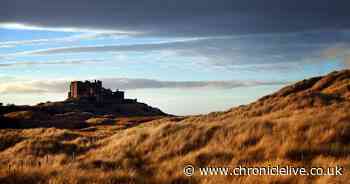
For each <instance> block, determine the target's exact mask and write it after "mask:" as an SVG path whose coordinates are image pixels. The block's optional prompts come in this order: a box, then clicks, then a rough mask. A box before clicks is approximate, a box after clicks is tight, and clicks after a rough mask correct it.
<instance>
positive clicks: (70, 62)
mask: <svg viewBox="0 0 350 184" xmlns="http://www.w3.org/2000/svg"><path fill="white" fill-rule="evenodd" d="M100 62H103V60H98V59H94V60H60V61H45V62H42V61H40V62H39V61H23V62H11V63H0V67H15V66H32V65H77V64H92V63H100Z"/></svg>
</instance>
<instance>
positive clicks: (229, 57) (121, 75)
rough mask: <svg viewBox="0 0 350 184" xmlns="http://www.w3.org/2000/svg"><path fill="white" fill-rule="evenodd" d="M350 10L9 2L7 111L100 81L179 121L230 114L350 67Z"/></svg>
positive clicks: (3, 45)
mask: <svg viewBox="0 0 350 184" xmlns="http://www.w3.org/2000/svg"><path fill="white" fill-rule="evenodd" d="M348 7H350V2H348V1H345V0H344V1H343V0H337V1H334V0H333V1H331V0H317V1H316V0H308V1H304V0H303V1H301V0H294V1H288V2H287V1H282V0H268V1H261V0H235V1H232V0H216V1H212V0H177V1H173V0H147V1H145V0H137V1H136V0H128V1H123V0H113V1H112V0H105V1H98V0H74V1H71V0H60V1H50V0H46V1H40V0H26V1H20V0H2V1H1V2H0V102H2V103H5V104H6V103H14V104H21V105H22V104H36V103H39V102H45V101H60V100H64V99H65V98H66V96H67V91H68V84H69V81H72V80H94V79H100V80H102V81H103V84H104V86H106V87H107V88H112V89H121V90H125V91H126V96H127V97H129V98H137V99H138V100H139V101H141V102H145V103H147V104H149V105H152V106H155V107H158V108H160V109H162V110H163V111H165V112H167V113H171V114H177V115H189V114H202V113H208V112H211V111H222V110H227V109H229V108H231V107H234V106H237V105H241V104H247V103H250V102H252V101H254V100H256V99H258V98H260V97H262V96H264V95H267V94H269V93H272V92H274V91H276V90H278V89H280V88H281V87H283V86H285V85H288V84H291V83H293V82H295V81H298V80H302V79H305V78H308V77H312V76H318V75H324V74H327V73H329V72H331V71H334V70H341V69H345V68H349V67H350V49H349V48H350V22H349V21H348V20H349V18H350V11H348V9H349V8H348Z"/></svg>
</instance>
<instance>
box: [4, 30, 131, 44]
mask: <svg viewBox="0 0 350 184" xmlns="http://www.w3.org/2000/svg"><path fill="white" fill-rule="evenodd" d="M125 36H128V35H126V34H120V33H81V34H77V35H73V36H66V37H61V38H49V39H35V40H16V41H4V42H0V48H12V47H17V46H26V45H44V44H52V43H65V44H67V43H69V42H78V41H83V40H100V39H119V38H122V37H125Z"/></svg>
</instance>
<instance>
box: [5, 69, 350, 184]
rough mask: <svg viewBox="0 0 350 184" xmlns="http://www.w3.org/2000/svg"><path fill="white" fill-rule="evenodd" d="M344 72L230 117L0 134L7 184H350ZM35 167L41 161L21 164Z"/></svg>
mask: <svg viewBox="0 0 350 184" xmlns="http://www.w3.org/2000/svg"><path fill="white" fill-rule="evenodd" d="M347 72H348V71H346V72H345V74H344V75H346V77H344V76H343V75H339V74H337V73H335V74H334V75H336V77H334V76H331V77H329V79H328V80H331V79H330V78H332V80H331V81H333V82H331V83H329V81H328V82H327V80H325V79H324V78H322V79H323V80H321V78H319V79H317V80H316V79H315V81H311V82H310V81H307V82H306V83H307V87H305V86H304V87H300V86H299V87H298V85H294V86H290V87H289V88H284V89H282V90H281V91H279V92H277V93H275V94H272V95H270V96H267V97H264V98H262V99H260V100H259V101H257V102H255V103H252V104H250V105H247V106H241V107H238V108H233V109H231V110H229V111H226V112H217V113H210V114H208V115H202V116H189V117H164V118H159V117H158V118H154V119H152V118H150V119H147V120H145V119H143V120H140V121H137V119H138V118H133V119H129V120H128V119H127V118H126V119H123V120H121V121H120V122H119V123H122V124H128V121H130V122H135V121H136V122H138V123H137V126H133V127H129V128H128V127H127V128H115V127H116V125H96V129H95V130H94V131H79V130H64V129H55V128H47V129H44V128H41V129H25V130H18V129H17V130H15V129H11V130H9V129H4V130H0V161H1V162H2V163H3V164H1V167H0V183H9V184H12V183H13V184H14V183H26V184H31V183H43V184H44V183H45V184H56V183H57V184H63V183H69V184H71V183H72V184H75V183H102V184H104V183H105V184H114V183H155V184H156V183H169V184H170V183H222V184H225V183H251V184H253V183H259V184H260V183H262V184H264V183H305V184H308V183H316V184H326V183H349V181H350V175H349V170H350V159H349V155H350V103H349V100H348V92H349V91H348V90H346V89H347V88H348V86H349V85H350V84H349V80H348V78H350V75H349V73H347ZM333 78H335V79H333ZM339 78H341V79H339ZM344 80H346V81H347V82H344ZM304 83H305V82H304ZM299 85H301V84H299ZM329 95H331V96H329ZM333 95H336V96H333ZM141 119H142V118H141ZM67 123H69V122H67ZM30 161H35V163H33V164H24V166H23V165H20V164H19V163H23V162H25V163H27V162H30ZM38 163H40V164H38ZM9 164H10V165H11V168H9V167H8V165H9ZM187 164H192V165H194V166H196V167H206V166H217V167H236V166H239V165H243V166H268V165H272V166H275V165H281V166H286V165H290V166H299V167H307V168H309V167H333V166H336V165H339V166H342V167H343V168H344V175H343V176H240V177H238V176H200V175H199V174H198V173H197V174H195V175H194V176H192V177H187V176H185V175H184V174H183V167H184V165H187Z"/></svg>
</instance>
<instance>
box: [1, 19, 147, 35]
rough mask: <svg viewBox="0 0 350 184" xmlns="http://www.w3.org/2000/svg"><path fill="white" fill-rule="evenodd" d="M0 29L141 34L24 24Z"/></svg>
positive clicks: (124, 33) (6, 24) (3, 26)
mask: <svg viewBox="0 0 350 184" xmlns="http://www.w3.org/2000/svg"><path fill="white" fill-rule="evenodd" d="M0 28H2V29H9V30H29V31H52V32H69V33H95V34H119V35H135V34H141V32H136V31H118V30H115V29H114V30H108V29H96V28H91V29H88V28H76V27H47V26H37V25H33V24H24V23H17V22H7V23H0Z"/></svg>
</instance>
